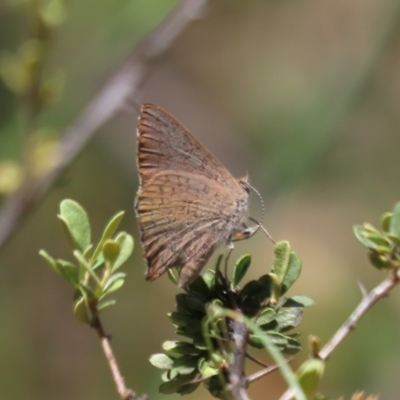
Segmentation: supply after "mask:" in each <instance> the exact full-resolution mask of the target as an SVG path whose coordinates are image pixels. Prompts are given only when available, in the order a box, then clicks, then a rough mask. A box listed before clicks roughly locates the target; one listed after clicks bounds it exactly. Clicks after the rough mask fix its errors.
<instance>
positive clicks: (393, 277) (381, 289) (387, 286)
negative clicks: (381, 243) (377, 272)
mask: <svg viewBox="0 0 400 400" xmlns="http://www.w3.org/2000/svg"><path fill="white" fill-rule="evenodd" d="M399 282H400V273H399V271H397V270H393V271H391V273H390V275H389V276H388V277H387V278H386V279H385V280H384V281H383V282H381V283H380V284H379V285H378V286H376V287H375V288H374V289H373V290H371V292H369V293H368V294H367V295H366V296H364V297H363V299H362V301H361V302H360V304H359V305H358V307H357V308H356V309H355V310H354V311H353V313H352V314H351V315H350V317H349V318H348V319H347V321H346V322H345V323H344V324H343V325H342V326H341V327H340V328H339V329H338V331H337V332H336V333H335V335H333V337H332V339H331V340H330V341H329V342H328V343H327V344H326V345H325V346H324V347H323V348H322V350H321V351H320V352H319V357H320V358H321V359H322V360H327V359H328V358H329V357H330V355H331V354H332V352H333V351H334V350H335V349H336V347H337V346H338V345H339V344H340V343H341V342H342V340H343V339H344V338H345V337H346V336H347V335H348V334H349V333H350V332H351V331H353V330H354V329H355V328H356V326H357V324H358V323H359V322H360V320H361V318H362V317H363V316H364V315H365V314H366V313H367V311H368V310H369V309H370V308H371V307H372V306H373V305H374V304H375V303H377V302H378V300H380V299H382V298H384V297H386V296H387V295H388V293H389V292H390V291H391V290H392V289H393V288H394V287H395V286H396V285H397V284H398V283H399Z"/></svg>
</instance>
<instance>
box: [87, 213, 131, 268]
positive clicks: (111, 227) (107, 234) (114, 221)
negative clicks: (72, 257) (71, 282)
mask: <svg viewBox="0 0 400 400" xmlns="http://www.w3.org/2000/svg"><path fill="white" fill-rule="evenodd" d="M124 214H125V212H124V211H121V212H119V213H118V214H116V215H114V217H112V218H111V220H110V222H109V223H108V224H107V226H106V227H105V229H104V232H103V236H102V237H101V239H100V242H99V243H98V245H97V247H96V250H95V251H94V253H93V256H92V264H93V263H94V262H96V260H97V257H98V256H99V255H100V254H101V252H102V248H103V244H104V242H105V241H106V240H108V239H111V238H112V237H113V235H114V233H115V232H116V230H117V229H118V226H119V224H120V222H121V220H122V218H123V217H124Z"/></svg>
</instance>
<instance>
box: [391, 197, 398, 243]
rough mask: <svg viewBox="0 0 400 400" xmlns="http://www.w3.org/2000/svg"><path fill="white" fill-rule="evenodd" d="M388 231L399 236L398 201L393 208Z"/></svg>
mask: <svg viewBox="0 0 400 400" xmlns="http://www.w3.org/2000/svg"><path fill="white" fill-rule="evenodd" d="M390 233H391V234H393V235H395V236H397V237H400V202H399V203H397V204H396V205H395V206H394V209H393V216H392V219H391V221H390Z"/></svg>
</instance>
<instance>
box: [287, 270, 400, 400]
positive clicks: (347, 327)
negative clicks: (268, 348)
mask: <svg viewBox="0 0 400 400" xmlns="http://www.w3.org/2000/svg"><path fill="white" fill-rule="evenodd" d="M399 283H400V271H399V270H397V269H393V270H392V271H391V272H390V274H389V276H388V277H387V278H386V279H385V280H383V281H382V282H381V283H380V284H379V285H378V286H376V287H375V288H374V289H373V290H371V291H370V292H369V293H367V294H366V295H364V296H363V299H362V300H361V302H360V303H359V305H358V306H357V308H356V309H355V310H354V311H353V312H352V313H351V315H350V316H349V318H348V319H347V320H346V321H345V322H344V323H343V325H342V326H341V327H340V328H339V329H338V330H337V332H336V333H335V334H334V335H333V337H332V338H331V340H329V342H328V343H327V344H326V345H325V346H324V347H323V348H322V349H321V350H320V352H319V354H318V355H319V358H320V359H321V360H324V361H326V360H328V358H329V357H330V355H331V354H332V353H333V351H334V350H335V349H336V348H337V347H338V346H339V344H340V343H341V342H342V341H343V340H344V339H345V338H346V337H347V335H348V334H349V333H350V332H352V331H353V330H354V329H355V328H356V326H357V324H358V323H359V322H360V320H361V318H362V317H363V316H364V315H365V314H366V313H367V311H368V310H370V309H371V308H372V306H373V305H374V304H376V303H377V302H378V301H379V300H381V299H383V298H385V297H387V295H388V294H389V292H390V291H391V290H392V289H393V288H394V287H395V286H397V285H398V284H399ZM293 398H294V394H293V391H292V390H291V389H289V390H287V391H286V392H285V393H284V394H283V395H282V397H281V398H280V400H291V399H293Z"/></svg>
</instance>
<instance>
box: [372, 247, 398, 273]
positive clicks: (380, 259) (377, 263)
mask: <svg viewBox="0 0 400 400" xmlns="http://www.w3.org/2000/svg"><path fill="white" fill-rule="evenodd" d="M368 257H369V260H370V262H371V264H372V265H373V266H374V267H375V268H377V269H383V270H385V269H390V268H392V260H391V259H390V256H387V255H381V254H378V253H377V252H376V251H373V250H371V251H370V252H369V253H368Z"/></svg>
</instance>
